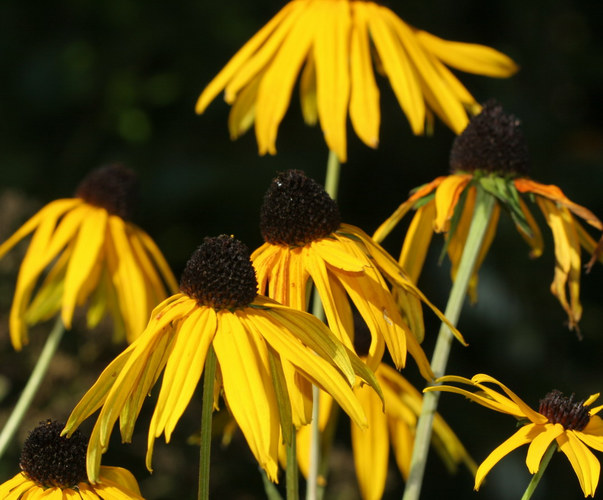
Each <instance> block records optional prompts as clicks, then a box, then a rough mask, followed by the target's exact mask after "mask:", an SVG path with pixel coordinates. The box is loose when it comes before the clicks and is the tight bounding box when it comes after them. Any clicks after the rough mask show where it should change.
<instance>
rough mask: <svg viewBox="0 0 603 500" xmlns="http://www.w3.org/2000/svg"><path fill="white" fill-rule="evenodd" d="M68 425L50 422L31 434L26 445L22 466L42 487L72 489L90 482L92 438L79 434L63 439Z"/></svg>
mask: <svg viewBox="0 0 603 500" xmlns="http://www.w3.org/2000/svg"><path fill="white" fill-rule="evenodd" d="M63 427H65V424H61V423H59V422H53V421H52V420H50V419H49V420H47V421H46V422H40V425H39V426H38V427H36V428H35V429H34V430H33V431H31V432H30V434H29V437H28V438H27V440H26V441H25V444H24V445H23V450H22V451H21V460H20V462H19V465H20V466H21V469H22V470H23V472H24V473H25V474H27V476H28V477H29V478H30V479H31V480H32V481H35V482H36V483H38V484H39V485H41V486H43V487H45V488H50V487H59V488H63V489H64V488H72V487H73V486H75V485H77V484H78V483H81V482H82V481H87V477H86V447H87V445H88V438H86V437H85V436H84V435H83V434H82V433H81V432H79V431H75V432H74V433H73V434H72V436H71V437H70V438H66V437H62V436H61V431H62V430H63Z"/></svg>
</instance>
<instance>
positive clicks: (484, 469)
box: [474, 424, 543, 491]
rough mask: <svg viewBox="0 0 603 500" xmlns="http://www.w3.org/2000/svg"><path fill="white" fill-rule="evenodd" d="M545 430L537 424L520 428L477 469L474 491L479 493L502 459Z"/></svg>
mask: <svg viewBox="0 0 603 500" xmlns="http://www.w3.org/2000/svg"><path fill="white" fill-rule="evenodd" d="M542 430H543V427H542V426H538V425H535V424H528V425H524V426H523V427H520V428H519V430H518V431H516V432H515V433H514V434H513V435H512V436H511V437H510V438H509V439H507V440H505V441H504V442H503V443H502V444H501V445H499V446H498V447H497V448H495V449H494V451H492V453H490V455H488V456H487V457H486V459H485V460H484V461H483V462H482V463H481V464H480V466H479V467H478V468H477V472H476V474H475V486H474V489H475V490H476V491H477V490H479V487H480V486H481V485H482V482H483V481H484V479H485V478H486V475H487V474H488V472H490V469H492V467H494V466H495V465H496V464H497V463H498V462H499V461H500V460H501V459H502V458H504V457H505V456H506V455H508V454H509V453H510V452H512V451H513V450H515V449H516V448H519V447H520V446H522V445H524V444H526V443H529V442H530V441H532V440H533V439H534V438H535V437H536V436H538V434H540V433H541V432H542Z"/></svg>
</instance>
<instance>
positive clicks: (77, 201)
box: [0, 165, 178, 350]
mask: <svg viewBox="0 0 603 500" xmlns="http://www.w3.org/2000/svg"><path fill="white" fill-rule="evenodd" d="M134 181H135V178H134V174H133V172H131V171H130V170H128V169H125V168H124V167H122V166H120V165H111V166H108V167H103V168H100V169H98V170H95V171H93V172H92V173H91V174H89V175H88V177H86V178H85V179H84V181H83V182H82V183H81V184H80V186H79V187H78V189H77V192H76V197H74V198H66V199H60V200H56V201H53V202H51V203H49V204H48V205H46V206H45V207H44V208H42V209H41V210H40V211H39V212H38V213H37V214H36V215H34V216H33V217H32V218H31V219H29V220H28V221H27V222H26V223H25V224H23V226H21V228H20V229H19V230H18V231H17V232H16V233H15V234H13V235H12V236H11V237H10V238H9V239H8V240H6V241H5V242H4V243H3V244H2V245H0V258H1V257H2V256H4V255H5V254H6V253H7V252H8V251H9V250H10V249H11V248H13V246H15V245H16V244H17V243H18V242H19V241H20V240H22V239H23V238H25V237H26V236H27V235H29V234H30V233H32V232H33V237H32V239H31V243H30V244H29V247H28V249H27V253H26V254H25V258H24V259H23V262H22V263H21V268H20V270H19V276H18V278H17V285H16V289H15V297H14V300H13V304H12V308H11V311H10V319H9V324H10V336H11V340H12V343H13V346H14V347H15V349H17V350H20V349H21V348H22V346H23V345H25V344H27V343H28V335H27V327H28V326H31V325H34V324H36V323H38V322H40V321H45V320H48V319H50V318H52V317H53V316H55V315H56V314H57V313H58V312H59V311H60V312H61V319H62V321H63V324H64V325H65V327H66V328H67V329H70V328H71V324H72V320H73V313H74V310H75V308H76V306H82V305H84V304H85V303H86V302H87V303H88V311H87V325H88V328H93V327H94V326H96V324H97V323H98V322H99V321H100V320H101V318H102V317H103V315H104V313H105V311H108V312H109V313H110V314H111V316H112V317H113V319H114V324H115V329H116V338H120V337H123V334H124V332H125V334H126V336H127V339H128V341H132V340H134V338H135V337H136V336H137V335H138V334H139V333H140V332H141V331H142V330H144V327H145V325H146V322H147V320H148V317H149V314H150V312H151V310H152V309H153V307H155V306H156V305H157V304H158V303H159V302H160V301H161V300H163V299H164V298H165V297H166V295H167V293H166V288H165V285H164V282H165V283H166V284H167V286H168V288H169V289H171V290H176V289H177V288H178V285H177V282H176V279H175V278H174V276H173V274H172V271H171V270H170V268H169V265H168V264H167V262H166V261H165V258H164V257H163V255H162V254H161V251H160V250H159V248H157V246H156V245H155V243H154V242H153V240H152V239H151V238H150V237H149V235H148V234H146V233H145V232H144V231H143V230H142V229H140V228H139V227H137V226H135V225H134V224H132V223H131V222H128V221H127V220H126V218H127V216H128V212H129V201H130V200H129V198H130V197H131V194H132V193H131V191H132V188H133V187H134ZM46 269H49V271H48V274H47V275H46V276H45V278H44V279H43V280H42V283H41V284H40V285H39V287H38V288H37V292H36V294H35V296H34V298H33V300H32V294H33V293H34V290H35V289H36V285H38V282H39V281H40V276H41V275H42V274H43V273H44V271H45V270H46Z"/></svg>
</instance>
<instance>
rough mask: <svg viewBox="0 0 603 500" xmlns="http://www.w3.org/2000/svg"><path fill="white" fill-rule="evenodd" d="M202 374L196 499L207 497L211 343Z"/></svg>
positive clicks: (211, 404) (213, 360)
mask: <svg viewBox="0 0 603 500" xmlns="http://www.w3.org/2000/svg"><path fill="white" fill-rule="evenodd" d="M203 371H204V374H203V400H202V402H201V405H202V406H201V446H200V451H199V493H198V495H197V498H198V500H208V499H209V461H210V453H211V420H212V413H213V410H214V380H215V378H216V353H215V352H214V348H213V346H212V345H210V346H209V349H208V350H207V355H206V356H205V367H204V370H203Z"/></svg>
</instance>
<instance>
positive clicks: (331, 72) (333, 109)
mask: <svg viewBox="0 0 603 500" xmlns="http://www.w3.org/2000/svg"><path fill="white" fill-rule="evenodd" d="M312 8H313V9H314V11H315V12H314V23H315V24H316V27H315V29H316V32H315V33H316V35H315V39H314V60H315V62H316V84H317V90H316V97H317V104H318V118H319V120H320V124H321V127H322V130H323V133H324V136H325V141H326V143H327V146H328V147H329V149H330V150H331V151H333V152H335V153H336V154H337V157H338V158H339V161H341V162H345V161H346V160H347V144H346V119H347V111H348V102H349V95H350V60H349V59H350V55H349V43H350V28H351V15H350V3H349V2H341V1H336V2H315V3H313V4H312Z"/></svg>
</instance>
